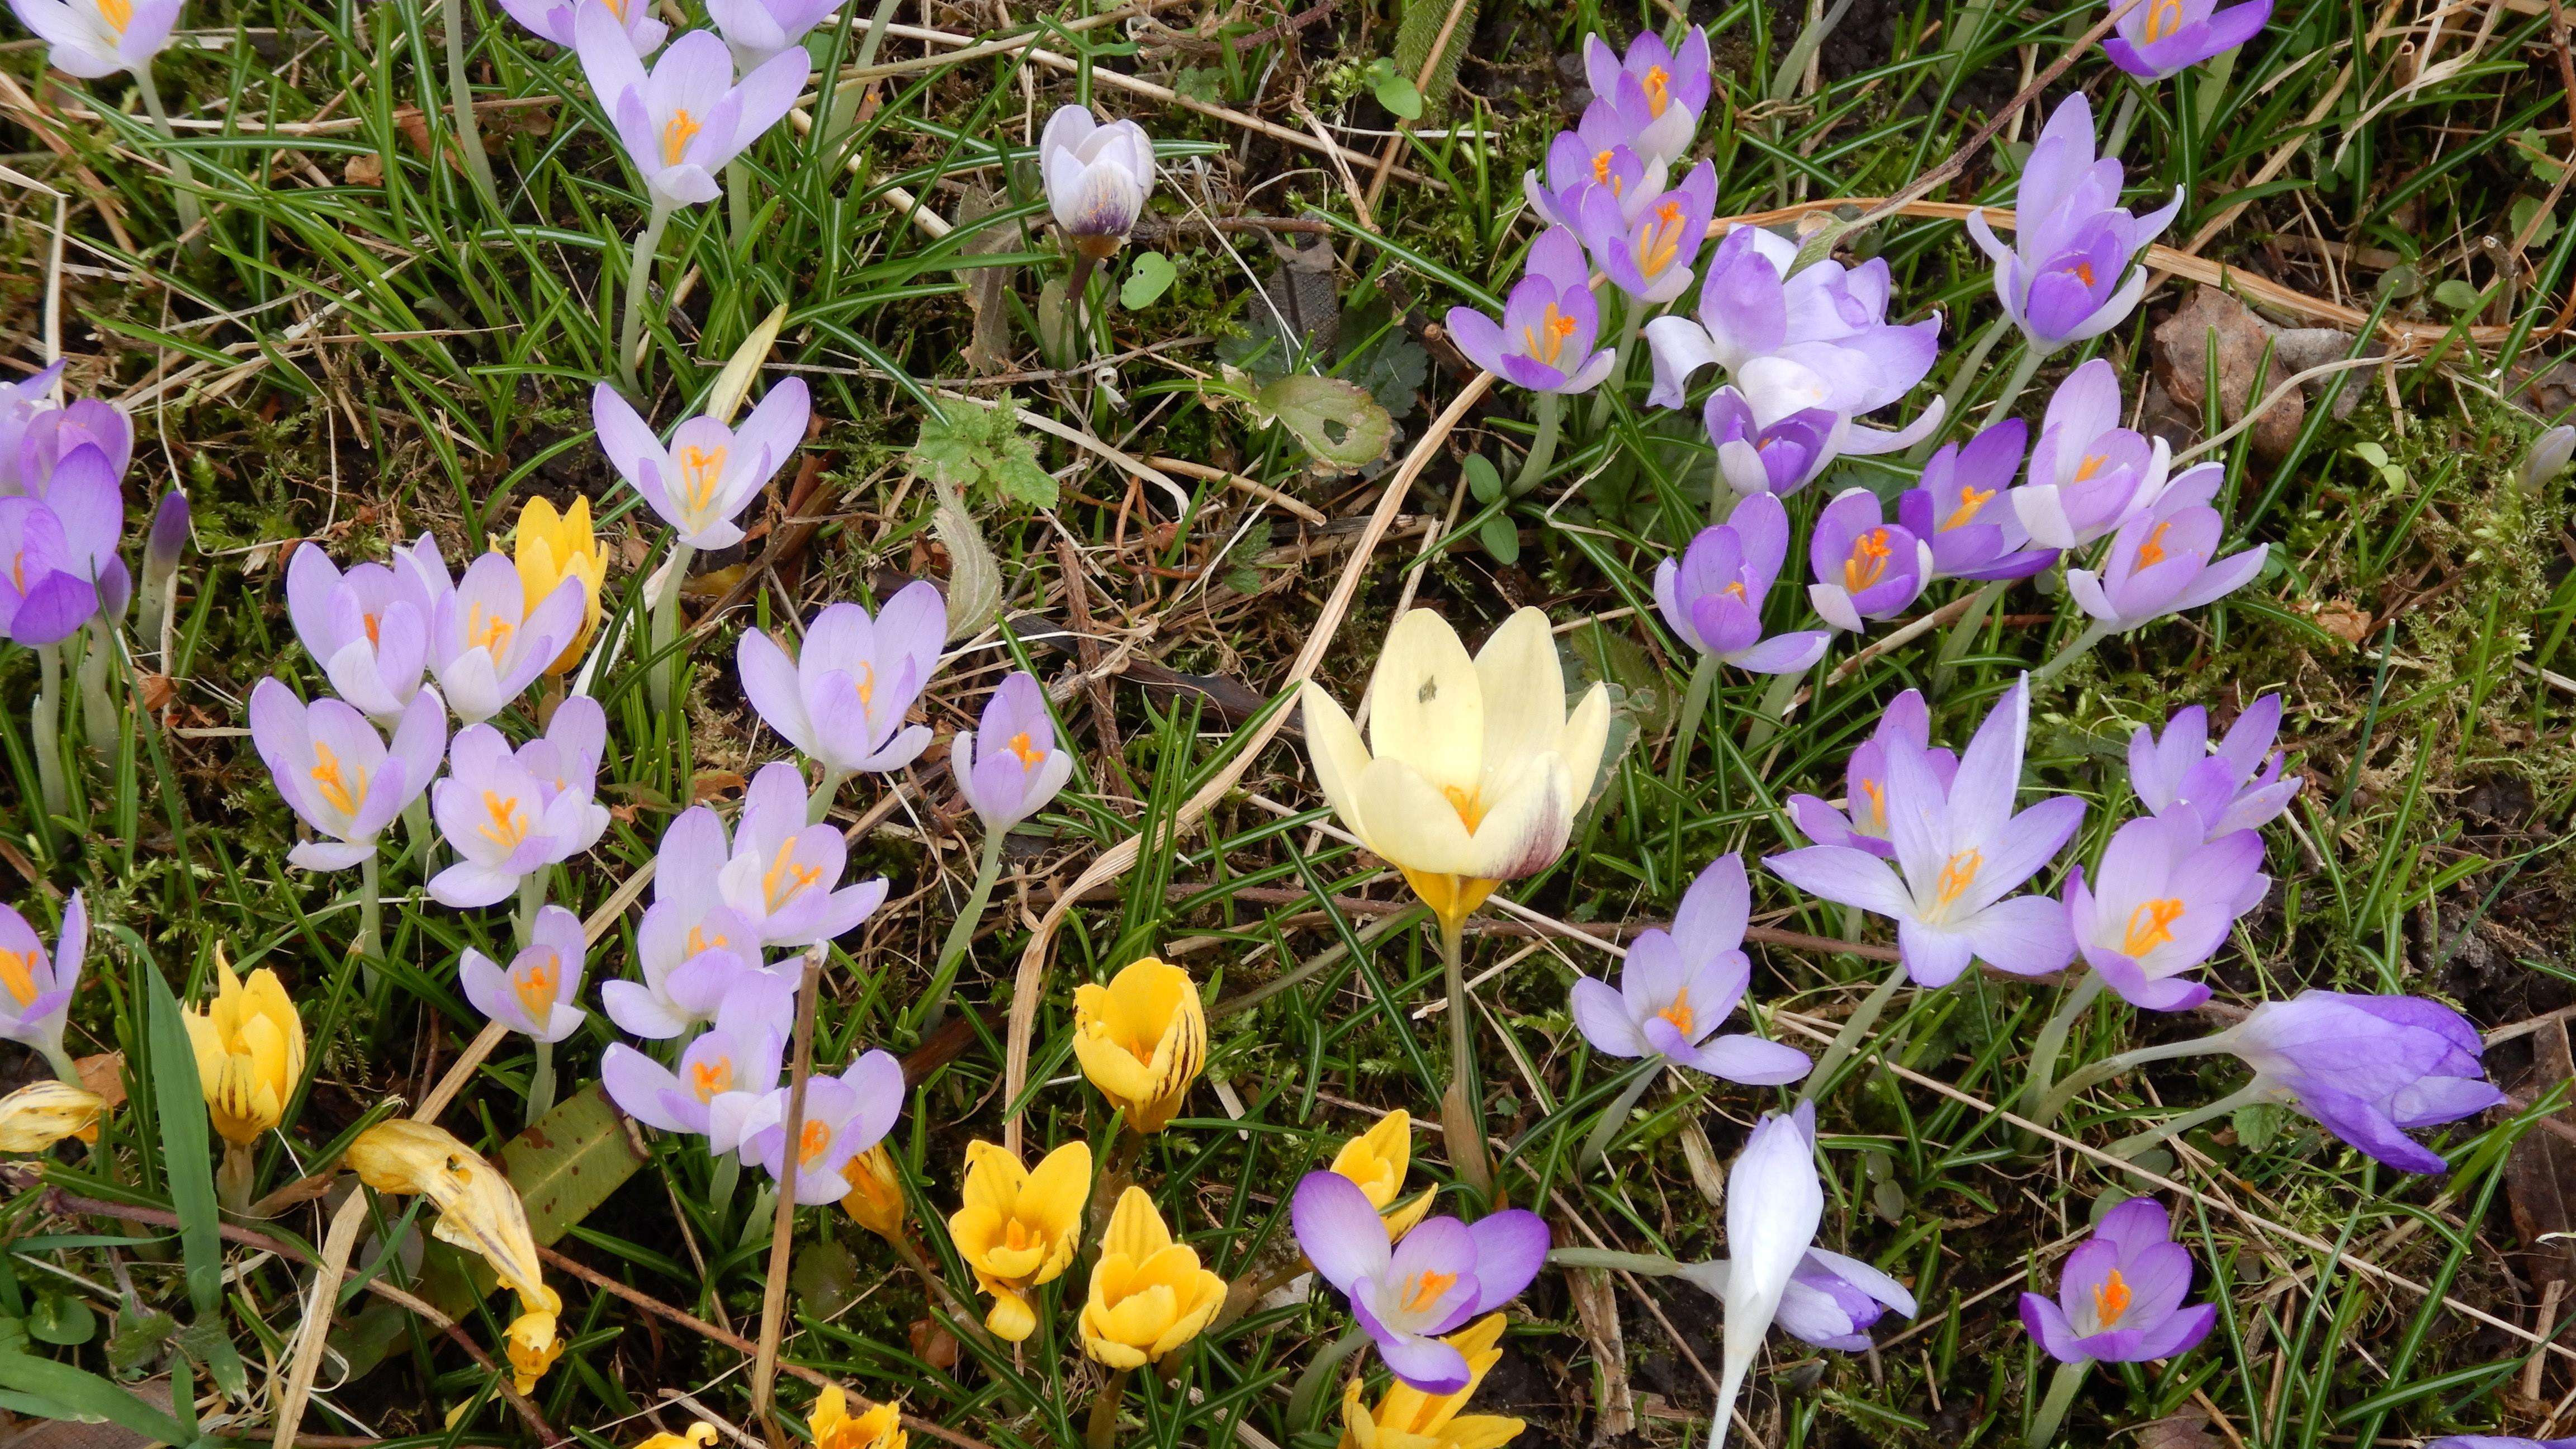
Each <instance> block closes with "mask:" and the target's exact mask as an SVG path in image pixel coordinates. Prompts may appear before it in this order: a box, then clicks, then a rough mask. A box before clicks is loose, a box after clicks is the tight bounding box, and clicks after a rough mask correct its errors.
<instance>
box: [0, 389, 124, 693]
mask: <svg viewBox="0 0 2576 1449" xmlns="http://www.w3.org/2000/svg"><path fill="white" fill-rule="evenodd" d="M133 453H134V428H133V424H132V423H130V422H129V421H128V420H127V419H126V416H125V414H124V413H123V412H121V411H119V410H118V409H116V408H115V407H113V406H111V405H110V404H108V403H104V402H100V401H98V400H97V399H95V398H82V399H80V400H78V401H76V402H74V403H72V404H71V405H70V406H69V407H60V408H49V409H41V410H36V411H32V412H30V413H28V414H27V415H26V417H25V419H24V421H23V424H22V426H21V427H20V429H19V434H18V447H17V451H16V456H15V463H16V471H15V472H14V473H13V474H12V475H11V476H10V478H9V480H8V487H7V489H6V491H5V495H0V560H5V561H6V563H7V567H6V568H5V569H0V632H5V633H6V634H7V635H8V636H9V637H10V638H12V639H15V640H16V641H17V642H19V643H21V644H26V645H44V644H53V643H59V642H60V641H61V640H63V639H65V638H67V637H69V636H70V635H71V634H72V633H73V631H75V630H77V629H78V628H79V627H80V626H81V625H82V624H84V623H87V622H88V621H89V619H90V618H91V617H92V616H93V615H95V614H97V613H99V612H100V611H102V610H104V611H105V612H106V613H107V614H108V615H109V616H110V617H112V618H113V617H122V616H123V615H124V613H125V605H126V601H127V599H128V597H129V596H130V595H131V594H132V592H133V577H132V575H131V574H130V573H128V571H127V570H126V566H125V560H124V559H122V558H120V557H118V555H117V545H118V543H119V542H121V541H122V539H123V536H124V532H125V494H124V490H123V487H122V480H123V478H124V476H125V469H126V466H127V464H128V463H129V462H131V461H132V458H133Z"/></svg>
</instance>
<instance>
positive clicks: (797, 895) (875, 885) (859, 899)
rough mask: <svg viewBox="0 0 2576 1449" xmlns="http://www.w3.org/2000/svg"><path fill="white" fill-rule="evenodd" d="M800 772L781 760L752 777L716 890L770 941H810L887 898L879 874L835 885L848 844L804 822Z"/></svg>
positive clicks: (828, 829)
mask: <svg viewBox="0 0 2576 1449" xmlns="http://www.w3.org/2000/svg"><path fill="white" fill-rule="evenodd" d="M805 806H806V794H805V778H804V776H802V775H800V774H798V773H797V770H796V767H795V766H794V765H791V764H789V763H788V762H787V761H785V760H773V761H771V762H770V763H769V764H767V765H764V766H762V767H761V768H760V772H759V773H758V774H755V775H753V776H752V777H751V788H750V789H749V790H747V791H745V792H744V795H743V806H742V819H741V820H740V821H738V822H736V824H735V827H734V837H733V853H732V857H731V859H729V860H727V861H726V862H725V864H724V867H723V869H721V870H719V871H717V872H716V873H715V880H714V885H715V891H716V894H717V896H718V897H719V898H720V899H722V901H723V902H724V904H725V906H726V908H727V909H729V910H731V911H732V912H733V913H734V914H735V915H737V916H739V917H741V918H742V920H743V922H744V923H745V924H747V925H748V926H750V927H751V929H752V931H753V932H754V933H755V934H756V935H758V937H759V938H760V940H761V942H762V944H764V945H770V946H811V945H813V944H814V943H815V942H817V941H828V940H831V939H832V938H833V937H835V936H839V935H842V934H844V933H846V932H848V931H850V930H852V929H854V928H856V927H857V926H858V924H859V923H860V922H861V921H864V920H866V919H867V918H868V917H869V916H870V915H872V914H874V913H875V911H876V908H877V907H878V906H879V905H880V904H882V903H883V902H884V900H885V893H886V882H885V877H883V876H879V877H877V878H876V879H874V880H869V881H861V882H860V883H859V884H857V885H854V886H843V885H842V884H841V868H842V866H843V865H844V864H845V863H846V862H847V858H848V852H849V847H848V845H847V843H846V842H844V841H843V840H842V839H841V832H840V831H839V830H838V829H836V828H834V827H832V826H830V825H808V824H806V823H805Z"/></svg>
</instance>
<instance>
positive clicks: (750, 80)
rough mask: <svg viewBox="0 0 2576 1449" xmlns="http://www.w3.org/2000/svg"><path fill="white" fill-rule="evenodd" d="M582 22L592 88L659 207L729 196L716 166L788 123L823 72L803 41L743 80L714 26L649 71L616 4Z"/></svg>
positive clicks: (679, 44)
mask: <svg viewBox="0 0 2576 1449" xmlns="http://www.w3.org/2000/svg"><path fill="white" fill-rule="evenodd" d="M629 3H641V0H629ZM572 29H573V50H574V52H575V53H576V54H578V55H579V56H580V57H581V68H582V71H583V73H584V74H585V75H587V76H589V77H590V89H591V93H592V94H593V95H595V96H597V97H598V98H599V106H600V109H601V110H604V111H606V112H607V113H608V118H609V121H610V123H611V124H613V125H614V126H615V127H616V128H617V139H618V141H619V142H620V143H621V144H622V145H623V146H624V147H625V148H626V157H627V159H628V160H629V161H631V162H633V163H634V165H635V169H636V171H637V172H639V173H640V174H641V175H642V176H643V178H644V189H645V190H646V191H647V192H648V193H650V194H651V196H652V198H653V206H654V208H655V209H656V210H662V211H667V210H669V209H670V208H673V207H680V206H689V205H694V204H696V203H699V202H705V201H713V200H715V199H716V198H717V197H718V196H721V195H723V194H724V188H723V187H721V186H719V185H718V184H717V183H716V173H718V172H720V171H722V170H723V169H724V164H725V163H726V162H728V161H730V160H732V159H733V158H734V157H736V156H738V155H740V154H742V152H743V151H744V149H745V148H747V147H749V146H750V145H751V143H752V142H754V141H757V140H759V139H760V136H761V133H762V132H764V131H767V130H768V129H769V128H770V127H772V126H774V125H777V124H778V122H779V120H780V119H781V118H782V117H784V116H785V115H786V114H787V112H788V110H789V109H790V108H791V107H793V106H794V105H795V104H796V96H797V93H798V92H800V91H802V90H804V89H805V78H806V77H807V76H809V75H811V74H813V71H814V62H813V59H812V58H811V57H809V56H807V55H806V54H805V51H804V49H803V47H801V46H800V47H794V48H790V49H788V50H786V51H784V52H782V53H781V54H779V55H777V56H774V57H772V58H771V59H770V60H768V61H767V62H765V63H763V64H761V65H760V66H758V67H756V68H754V69H753V70H752V71H751V73H750V74H748V75H745V76H744V77H743V78H742V82H741V84H739V85H737V84H735V83H734V75H733V56H732V54H731V53H730V52H729V51H727V50H726V49H725V43H724V42H723V41H721V40H718V39H717V38H716V36H715V33H714V32H713V31H707V30H692V31H690V32H689V33H688V34H686V35H683V36H681V37H680V38H679V39H677V40H675V41H672V42H671V48H670V49H669V50H666V51H664V52H662V58H661V59H660V60H658V61H655V62H654V63H653V70H652V73H651V74H650V75H647V74H646V73H645V70H644V62H643V61H642V60H640V59H638V58H637V57H636V54H635V42H634V40H633V39H632V38H631V37H630V36H629V34H628V33H627V29H626V25H625V23H624V22H623V21H621V20H620V19H619V18H618V16H617V13H616V12H615V11H613V10H610V9H609V8H608V7H607V5H605V4H600V5H584V6H582V7H581V8H580V10H579V11H578V12H576V13H575V14H574V16H573V22H572Z"/></svg>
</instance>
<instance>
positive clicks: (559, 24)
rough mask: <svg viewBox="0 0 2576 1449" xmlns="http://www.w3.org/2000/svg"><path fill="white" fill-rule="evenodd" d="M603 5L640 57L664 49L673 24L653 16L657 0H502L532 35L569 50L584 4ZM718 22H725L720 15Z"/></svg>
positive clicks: (507, 12)
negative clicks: (663, 45)
mask: <svg viewBox="0 0 2576 1449" xmlns="http://www.w3.org/2000/svg"><path fill="white" fill-rule="evenodd" d="M593 3H596V4H599V5H603V6H605V7H607V10H608V13H609V14H610V15H612V16H615V17H616V19H617V24H618V27H619V28H620V29H622V30H623V31H625V33H626V43H627V44H628V45H630V46H632V47H633V48H634V50H635V54H636V55H637V56H638V57H642V56H647V55H651V54H652V53H653V52H655V51H657V50H660V49H661V48H662V42H663V40H664V39H665V38H667V37H668V36H669V35H670V33H671V27H669V26H667V25H664V24H663V23H662V22H661V21H659V20H656V19H654V18H653V0H500V4H501V9H502V10H503V12H505V13H506V14H508V15H509V17H510V18H511V19H513V20H515V21H517V22H519V24H520V25H521V26H522V27H524V28H525V29H526V30H527V31H528V32H529V33H530V34H532V35H536V36H538V37H540V38H542V39H546V40H551V41H553V42H554V43H555V44H557V45H560V46H563V47H564V48H565V49H567V50H569V49H571V48H572V45H573V41H574V36H575V34H576V32H575V30H574V28H573V17H574V16H576V15H578V14H579V13H580V12H581V9H582V7H583V6H584V5H588V4H593ZM711 8H712V7H711ZM716 23H717V24H719V25H721V24H723V23H724V22H723V19H722V17H717V22H716Z"/></svg>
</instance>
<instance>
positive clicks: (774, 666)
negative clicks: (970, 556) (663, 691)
mask: <svg viewBox="0 0 2576 1449" xmlns="http://www.w3.org/2000/svg"><path fill="white" fill-rule="evenodd" d="M947 637H948V604H947V602H946V601H945V600H943V599H942V598H941V597H940V596H939V590H938V589H937V588H936V587H935V586H933V585H932V584H931V583H930V582H929V581H928V580H926V579H916V580H914V581H913V582H912V583H909V584H906V585H904V586H903V588H902V589H901V590H899V591H897V593H896V594H895V596H894V597H893V598H891V599H888V600H887V601H886V605H885V608H884V609H882V610H880V611H879V612H878V614H877V617H875V618H874V619H871V618H869V617H868V611H867V610H866V609H863V608H861V607H860V606H858V605H857V604H849V603H841V604H830V605H826V606H825V607H824V609H823V611H822V612H821V613H819V614H816V615H815V616H814V622H813V623H812V624H810V625H808V626H807V627H806V630H805V643H804V645H803V647H802V648H800V649H799V650H798V651H797V654H796V658H795V660H794V661H793V662H790V661H789V659H788V658H787V651H785V650H783V649H781V648H779V647H778V645H777V642H776V641H774V640H772V639H771V638H770V637H769V636H768V635H767V634H765V633H763V632H761V631H760V630H758V629H746V630H744V631H743V634H742V643H741V645H740V647H739V648H738V649H737V650H736V652H735V656H734V657H735V660H736V663H737V664H738V666H739V667H740V669H741V672H742V692H743V694H744V696H745V697H746V698H748V699H749V700H750V701H751V707H752V708H753V709H756V710H758V711H760V717H761V719H762V720H763V721H765V722H766V723H767V724H768V725H769V727H770V728H771V729H774V730H776V731H778V733H779V734H780V735H781V736H782V737H784V738H785V739H786V741H787V742H788V743H789V744H791V745H794V746H795V747H796V748H797V749H798V750H799V751H800V752H802V753H803V754H805V755H808V756H810V757H812V758H813V759H816V760H819V761H821V762H822V764H823V768H824V769H825V770H827V771H830V772H831V773H833V774H835V775H852V774H856V773H858V772H859V771H862V770H876V771H892V770H900V769H902V768H903V767H904V766H906V765H909V764H911V763H912V762H913V761H914V760H916V759H919V758H920V757H921V752H922V750H923V749H925V748H926V747H928V745H929V744H930V727H929V726H928V725H906V724H905V723H904V722H903V720H904V715H905V714H906V713H907V712H909V711H910V710H911V709H912V706H913V702H914V701H915V700H917V699H919V698H921V690H922V686H923V685H926V684H928V683H929V682H930V674H931V671H932V670H934V669H937V668H938V667H939V646H940V643H941V641H943V640H945V639H946V638H947Z"/></svg>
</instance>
